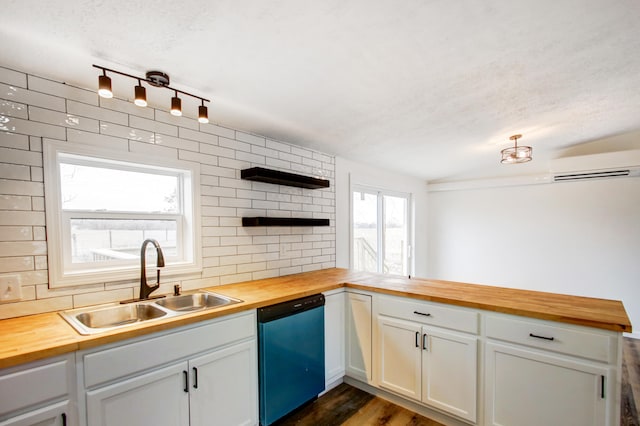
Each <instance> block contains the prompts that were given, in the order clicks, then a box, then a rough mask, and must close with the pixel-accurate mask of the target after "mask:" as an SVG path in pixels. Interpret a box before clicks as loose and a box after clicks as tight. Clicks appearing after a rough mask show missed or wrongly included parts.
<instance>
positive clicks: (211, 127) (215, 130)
mask: <svg viewBox="0 0 640 426" xmlns="http://www.w3.org/2000/svg"><path fill="white" fill-rule="evenodd" d="M200 131H201V132H204V133H211V134H214V135H218V136H222V137H225V138H229V139H235V137H236V131H235V130H233V129H228V128H226V127H221V126H217V125H215V124H212V123H208V124H200Z"/></svg>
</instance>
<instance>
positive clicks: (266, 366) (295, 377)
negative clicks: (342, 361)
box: [258, 294, 324, 426]
mask: <svg viewBox="0 0 640 426" xmlns="http://www.w3.org/2000/svg"><path fill="white" fill-rule="evenodd" d="M258 345H259V351H258V353H259V363H258V368H259V372H260V424H261V425H262V426H268V425H270V424H272V423H273V422H275V421H276V420H278V419H280V418H282V417H283V416H284V415H286V414H288V413H290V412H291V411H293V410H295V409H296V408H298V407H300V406H301V405H304V404H305V403H306V402H309V401H311V400H313V399H315V398H316V397H317V396H318V394H319V393H320V392H322V391H324V296H323V295H322V294H315V295H313V296H307V297H303V298H301V299H296V300H291V301H288V302H283V303H278V304H277V305H271V306H266V307H264V308H260V309H258Z"/></svg>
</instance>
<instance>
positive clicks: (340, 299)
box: [324, 289, 345, 389]
mask: <svg viewBox="0 0 640 426" xmlns="http://www.w3.org/2000/svg"><path fill="white" fill-rule="evenodd" d="M344 312H345V293H344V291H343V290H342V289H340V290H337V291H335V292H330V293H325V305H324V344H325V359H324V368H325V389H330V388H331V386H332V385H334V384H336V383H339V382H341V381H342V377H343V376H344V373H345V364H344V362H345V361H344V360H345V314H344Z"/></svg>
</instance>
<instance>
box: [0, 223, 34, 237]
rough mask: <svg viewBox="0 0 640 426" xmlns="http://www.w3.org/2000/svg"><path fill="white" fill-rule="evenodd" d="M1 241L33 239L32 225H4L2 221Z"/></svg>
mask: <svg viewBox="0 0 640 426" xmlns="http://www.w3.org/2000/svg"><path fill="white" fill-rule="evenodd" d="M0 224H2V225H3V226H0V241H25V240H33V232H32V228H31V226H4V225H5V224H4V223H3V222H2V221H0Z"/></svg>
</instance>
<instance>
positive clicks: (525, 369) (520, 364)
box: [485, 343, 612, 426]
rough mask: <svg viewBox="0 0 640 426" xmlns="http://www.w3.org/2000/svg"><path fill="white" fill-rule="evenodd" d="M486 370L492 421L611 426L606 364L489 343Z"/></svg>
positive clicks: (519, 425)
mask: <svg viewBox="0 0 640 426" xmlns="http://www.w3.org/2000/svg"><path fill="white" fill-rule="evenodd" d="M485 371H486V395H485V398H486V399H485V400H486V410H485V412H486V413H485V416H486V419H485V424H487V425H495V426H498V425H500V426H540V425H576V426H603V425H610V422H609V421H607V414H606V398H607V395H608V394H610V393H611V392H610V389H612V387H611V386H610V385H609V384H608V382H609V380H608V378H609V373H608V370H607V369H606V368H603V367H598V366H596V365H594V364H589V363H582V362H578V361H575V360H573V359H571V358H567V357H563V356H552V355H546V354H542V353H539V352H536V351H530V350H525V349H519V348H515V347H511V346H504V345H499V344H495V343H487V345H486V368H485Z"/></svg>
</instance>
